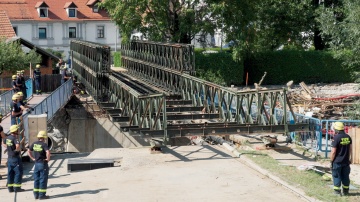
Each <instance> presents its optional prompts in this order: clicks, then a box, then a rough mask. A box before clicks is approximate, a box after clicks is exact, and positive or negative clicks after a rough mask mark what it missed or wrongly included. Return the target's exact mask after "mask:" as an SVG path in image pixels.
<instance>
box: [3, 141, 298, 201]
mask: <svg viewBox="0 0 360 202" xmlns="http://www.w3.org/2000/svg"><path fill="white" fill-rule="evenodd" d="M86 156H87V157H86ZM76 157H86V158H114V159H116V161H118V162H119V166H117V167H112V168H103V169H97V170H91V171H82V172H67V159H69V158H76ZM53 159H54V160H52V161H51V162H50V164H49V165H50V166H51V168H50V175H49V176H50V178H49V186H48V195H50V197H51V199H50V201H154V202H155V201H201V202H203V201H292V202H296V201H302V199H301V198H299V197H298V196H297V195H295V194H294V193H292V192H290V191H289V190H288V189H285V188H284V187H282V186H281V185H278V184H277V183H275V182H274V181H272V180H270V179H269V178H268V177H266V176H263V175H261V174H260V173H259V172H257V171H254V170H252V169H251V168H249V167H248V166H246V165H244V164H243V163H241V162H239V161H237V160H236V159H235V158H233V157H232V156H231V155H229V153H227V152H226V150H224V149H223V148H222V147H221V146H181V147H171V148H169V149H165V150H164V152H163V153H160V154H150V151H149V148H136V149H98V150H95V151H94V152H93V153H91V154H90V155H87V154H58V155H54V157H53ZM32 165H33V164H32V163H26V164H25V172H24V174H25V175H24V182H23V188H24V189H26V190H27V191H26V192H22V193H19V194H17V196H16V200H14V197H15V195H14V194H13V193H12V194H10V193H8V191H7V189H6V188H5V183H6V182H5V180H4V179H3V180H1V181H0V196H1V201H2V202H3V201H4V202H7V201H25V200H33V195H32V186H33V181H32V179H31V174H32V171H31V169H32ZM0 172H1V173H2V174H4V173H5V172H6V171H5V168H4V167H2V168H1V169H0ZM4 177H6V176H4Z"/></svg>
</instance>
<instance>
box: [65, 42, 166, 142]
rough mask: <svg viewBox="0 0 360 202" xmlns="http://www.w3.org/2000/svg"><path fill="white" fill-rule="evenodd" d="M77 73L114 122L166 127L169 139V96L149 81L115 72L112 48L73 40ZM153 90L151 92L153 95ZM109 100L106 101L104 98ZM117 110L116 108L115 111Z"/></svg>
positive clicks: (154, 127)
mask: <svg viewBox="0 0 360 202" xmlns="http://www.w3.org/2000/svg"><path fill="white" fill-rule="evenodd" d="M70 46H71V51H72V54H71V56H72V61H73V62H72V64H73V72H74V74H75V75H77V76H78V79H79V81H80V82H82V83H83V84H84V85H85V87H86V88H87V91H88V92H89V93H90V94H91V95H92V96H93V97H94V99H95V101H97V102H98V103H99V105H100V106H102V108H103V109H105V110H109V111H108V114H109V115H110V119H111V120H112V121H114V122H128V124H127V125H128V126H137V127H140V128H142V127H146V128H150V129H152V130H162V129H164V139H165V140H166V139H167V138H166V125H167V123H166V116H161V114H163V113H166V95H164V94H163V93H154V92H157V91H156V90H152V89H148V90H144V89H143V88H147V87H146V85H145V84H142V83H141V82H138V81H135V80H131V79H130V78H129V77H126V76H125V75H121V74H114V76H113V75H111V73H112V72H111V69H110V48H109V47H108V46H103V45H101V44H96V43H91V42H86V41H78V40H73V41H71V44H70ZM149 93H150V94H149ZM104 97H106V98H107V100H106V102H104V99H102V98H104ZM115 110H116V111H115Z"/></svg>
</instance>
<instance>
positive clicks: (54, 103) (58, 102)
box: [22, 79, 73, 140]
mask: <svg viewBox="0 0 360 202" xmlns="http://www.w3.org/2000/svg"><path fill="white" fill-rule="evenodd" d="M72 82H73V81H72V79H69V80H68V81H66V82H65V83H64V84H62V85H61V86H60V87H58V88H57V89H56V90H55V91H53V92H52V93H51V94H50V95H49V96H47V97H46V98H45V99H44V100H43V101H41V102H40V103H38V104H37V105H35V106H34V107H33V109H34V110H33V111H29V113H26V114H24V115H23V116H22V121H23V124H24V126H25V131H24V136H25V137H26V139H27V140H28V139H29V130H26V129H27V128H26V127H27V126H28V124H29V122H28V116H29V115H30V114H31V115H39V114H47V120H48V121H50V120H51V119H52V118H53V117H54V115H55V113H56V112H57V111H59V109H61V108H62V107H64V106H65V105H66V103H67V102H68V101H69V100H70V98H71V96H72Z"/></svg>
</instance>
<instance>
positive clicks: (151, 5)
mask: <svg viewBox="0 0 360 202" xmlns="http://www.w3.org/2000/svg"><path fill="white" fill-rule="evenodd" d="M99 5H100V6H101V7H103V8H105V9H106V10H107V11H108V13H109V15H110V16H111V18H112V19H113V20H114V21H115V22H116V24H117V25H118V26H119V28H120V31H121V35H122V39H123V40H124V41H128V40H129V38H130V36H131V34H132V33H133V31H134V30H137V31H140V32H141V33H143V34H144V35H145V37H146V38H148V39H149V40H153V41H163V42H176V43H188V44H189V43H191V40H192V39H193V38H194V36H195V35H196V34H198V33H202V34H207V33H214V31H215V29H216V24H215V23H214V22H213V20H214V19H213V18H212V17H211V10H210V9H211V7H210V6H209V5H208V4H207V3H206V0H204V1H202V0H105V1H103V2H101V3H99Z"/></svg>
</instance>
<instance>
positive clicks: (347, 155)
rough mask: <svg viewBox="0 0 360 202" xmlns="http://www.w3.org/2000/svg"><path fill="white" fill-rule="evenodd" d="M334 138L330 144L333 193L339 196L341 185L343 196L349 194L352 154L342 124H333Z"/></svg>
mask: <svg viewBox="0 0 360 202" xmlns="http://www.w3.org/2000/svg"><path fill="white" fill-rule="evenodd" d="M333 128H334V130H335V136H334V139H333V141H332V144H331V147H332V148H331V156H330V160H331V167H332V176H333V182H334V193H335V194H336V195H341V184H342V191H343V194H344V195H348V194H349V186H350V177H349V175H350V164H351V152H352V140H351V137H350V136H349V135H348V134H346V133H345V132H344V124H343V123H342V122H335V123H334V124H333Z"/></svg>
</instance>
